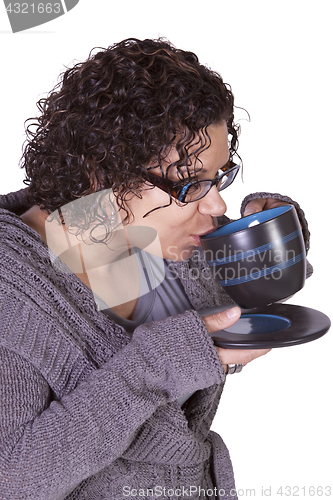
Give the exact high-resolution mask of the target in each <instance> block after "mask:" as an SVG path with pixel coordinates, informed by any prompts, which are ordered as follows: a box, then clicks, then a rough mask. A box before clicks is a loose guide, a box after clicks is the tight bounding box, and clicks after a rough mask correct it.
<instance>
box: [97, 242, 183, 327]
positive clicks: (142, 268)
mask: <svg viewBox="0 0 333 500" xmlns="http://www.w3.org/2000/svg"><path fill="white" fill-rule="evenodd" d="M136 257H137V262H138V267H139V272H140V281H141V283H143V282H147V281H148V282H149V281H150V280H149V277H150V276H152V275H153V274H155V273H156V274H157V273H158V274H160V273H161V271H160V269H161V266H163V269H164V279H163V280H160V279H159V278H157V279H158V280H159V282H160V281H161V283H160V285H158V286H157V287H156V288H152V287H149V288H150V290H149V292H148V293H140V297H139V299H138V302H137V305H136V308H135V311H134V313H133V315H132V318H131V319H130V320H128V319H124V318H121V317H120V316H118V315H117V314H116V313H115V312H113V310H112V309H110V308H109V307H108V306H107V304H106V303H105V302H104V301H103V300H102V299H101V298H100V297H97V296H96V295H95V300H96V302H97V306H98V308H99V309H100V310H101V311H102V312H103V313H104V314H106V315H107V316H109V318H111V319H113V320H115V321H116V322H117V323H118V324H119V325H122V326H123V327H124V328H125V329H126V330H127V331H128V332H129V333H133V332H134V330H135V328H136V327H138V326H139V325H142V324H143V323H150V322H151V321H159V320H161V319H165V318H168V317H169V316H176V314H180V313H183V312H185V311H188V310H190V309H192V305H191V303H190V302H189V300H188V298H187V297H186V295H185V291H184V288H183V286H182V284H181V281H180V279H179V278H178V277H177V276H175V275H174V273H172V272H171V270H170V268H169V266H168V263H167V261H165V260H163V259H161V258H159V257H155V256H153V255H151V254H148V253H147V252H144V251H138V252H136ZM145 288H146V287H145Z"/></svg>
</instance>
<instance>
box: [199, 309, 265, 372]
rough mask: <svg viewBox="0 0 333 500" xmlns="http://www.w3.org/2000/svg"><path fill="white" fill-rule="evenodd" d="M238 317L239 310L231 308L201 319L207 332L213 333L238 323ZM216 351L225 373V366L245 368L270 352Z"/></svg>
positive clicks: (251, 350)
mask: <svg viewBox="0 0 333 500" xmlns="http://www.w3.org/2000/svg"><path fill="white" fill-rule="evenodd" d="M240 315H241V310H240V308H239V307H232V308H231V309H227V310H226V311H222V312H219V313H216V314H211V315H210V316H204V317H203V318H202V319H203V320H204V322H205V324H206V328H207V330H208V332H209V333H213V332H216V331H218V330H223V329H224V328H229V327H230V326H232V325H233V324H234V323H236V321H238V319H239V318H240ZM216 349H217V353H218V355H219V358H220V360H221V362H222V364H223V368H224V371H225V372H227V365H229V364H242V365H243V366H245V365H247V363H249V362H250V361H253V360H254V359H256V358H259V357H260V356H263V355H264V354H267V353H268V352H269V351H270V349H222V348H221V347H216Z"/></svg>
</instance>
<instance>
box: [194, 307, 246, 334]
mask: <svg viewBox="0 0 333 500" xmlns="http://www.w3.org/2000/svg"><path fill="white" fill-rule="evenodd" d="M240 315H241V309H240V308H239V307H231V308H229V309H227V310H225V311H222V312H217V313H215V314H211V315H209V316H203V317H202V319H203V320H204V322H205V324H206V328H207V330H208V332H209V333H213V332H217V331H218V330H224V328H229V326H232V325H233V324H234V323H236V321H238V320H239V318H240Z"/></svg>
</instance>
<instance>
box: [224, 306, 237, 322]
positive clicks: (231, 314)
mask: <svg viewBox="0 0 333 500" xmlns="http://www.w3.org/2000/svg"><path fill="white" fill-rule="evenodd" d="M226 315H227V318H228V319H235V318H237V317H238V316H239V307H233V308H232V309H227V311H226Z"/></svg>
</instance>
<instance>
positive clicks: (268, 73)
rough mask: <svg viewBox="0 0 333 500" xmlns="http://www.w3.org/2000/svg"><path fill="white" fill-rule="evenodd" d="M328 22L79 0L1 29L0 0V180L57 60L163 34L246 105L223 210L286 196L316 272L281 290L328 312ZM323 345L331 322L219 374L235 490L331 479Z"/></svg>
mask: <svg viewBox="0 0 333 500" xmlns="http://www.w3.org/2000/svg"><path fill="white" fill-rule="evenodd" d="M161 5H163V6H161ZM331 20H332V8H331V1H330V0H326V1H324V0H316V1H315V2H314V1H308V0H288V1H286V0H280V1H279V2H277V1H272V0H234V1H231V0H228V1H225V0H220V1H210V2H199V1H192V2H189V1H186V0H182V1H179V0H178V1H175V0H169V1H168V2H165V3H164V4H160V3H158V2H149V1H147V0H140V2H139V1H133V0H127V1H126V2H119V1H117V2H116V1H113V0H90V1H89V0H80V2H79V4H78V5H77V6H76V7H75V8H74V9H73V10H72V11H70V12H69V13H68V14H66V15H64V16H62V17H60V18H58V19H56V20H54V21H52V22H49V23H48V24H45V25H43V26H39V27H36V28H33V29H31V30H28V31H26V32H22V33H16V34H12V33H11V31H10V25H9V21H8V19H7V17H6V12H5V9H4V7H3V6H2V2H1V5H0V49H1V80H0V89H1V92H0V109H1V123H0V127H1V130H0V138H1V139H0V140H1V162H0V169H1V181H0V182H1V184H0V186H1V187H0V192H1V193H7V192H9V191H13V190H16V189H19V188H21V187H23V185H22V180H23V172H22V171H21V170H19V169H18V162H19V159H20V156H21V147H22V143H23V140H24V120H25V119H26V118H28V117H30V116H34V115H35V112H36V107H35V103H36V101H37V99H38V98H39V97H41V96H42V95H44V94H45V93H46V92H48V91H49V90H50V89H51V88H52V87H53V85H54V84H55V82H56V79H57V76H58V74H59V73H60V72H61V71H62V70H63V69H64V66H66V65H71V64H72V62H73V61H74V60H82V59H85V58H86V57H87V56H88V53H89V51H90V49H92V48H93V47H95V46H102V47H106V46H108V45H110V44H112V43H114V42H117V41H120V40H122V39H124V38H128V37H137V38H156V37H158V36H163V37H166V38H168V39H169V40H170V41H171V42H172V43H173V44H174V45H176V46H177V47H179V48H182V49H187V50H191V51H193V52H196V53H197V55H198V56H199V58H200V60H201V62H203V63H205V64H207V65H209V66H210V67H211V68H212V69H214V70H216V71H218V72H219V73H221V75H222V77H223V79H224V80H225V81H226V82H228V83H230V84H231V86H232V89H233V92H234V94H235V99H236V105H238V106H240V107H244V108H246V109H247V110H248V112H249V113H250V115H251V121H250V122H249V121H248V120H247V115H246V113H245V112H243V111H241V110H240V111H238V112H237V116H238V119H239V120H240V123H241V125H242V133H241V137H240V149H239V152H240V154H241V156H242V158H243V161H244V183H243V184H242V183H241V180H240V179H237V181H236V182H235V183H234V185H233V186H232V187H231V188H230V189H229V190H228V191H226V192H225V200H226V202H227V204H228V207H229V210H228V214H229V215H230V216H231V217H235V218H237V217H238V216H239V206H240V202H241V200H242V199H243V197H244V196H245V195H246V194H248V193H251V192H254V191H260V190H264V191H270V192H279V193H282V194H287V195H289V196H290V197H292V198H293V199H295V200H297V201H298V202H299V203H300V205H301V206H302V208H303V209H304V211H305V214H306V217H307V219H308V222H309V226H310V230H311V235H312V243H311V249H310V252H309V260H310V262H311V263H312V264H313V266H314V268H315V274H314V276H313V277H312V278H310V280H309V281H308V283H307V285H306V287H305V288H304V289H303V290H302V291H301V292H299V293H298V294H297V295H296V296H294V297H293V298H292V299H291V300H290V302H291V303H293V304H299V305H302V306H307V307H313V308H315V309H319V310H320V311H323V312H325V313H326V314H327V315H331V295H332V292H331V288H330V281H331V272H332V269H331V264H330V252H329V250H330V247H331V246H332V245H331V242H332V237H331V208H332V202H331V199H332V138H331V136H332V94H331V92H332V88H333V81H332V80H333V72H332V38H333V37H332V24H331ZM332 347H333V342H332V333H331V332H329V333H328V334H327V335H325V336H324V337H323V338H322V339H320V340H317V341H315V342H311V343H309V344H304V345H302V346H295V347H290V348H283V349H275V350H273V351H271V352H270V353H269V354H268V355H267V356H265V357H264V358H261V359H259V360H257V361H255V362H253V363H251V364H250V365H248V366H247V367H246V368H244V370H243V372H242V373H241V374H237V375H234V376H229V380H228V383H227V385H226V388H225V392H224V395H223V397H222V400H221V403H220V406H219V409H218V414H217V417H216V419H215V421H214V430H216V431H217V432H219V433H220V434H221V435H222V437H223V438H224V440H225V442H226V444H227V446H228V448H229V450H230V453H231V457H232V460H233V464H234V469H235V476H236V484H237V488H238V489H239V497H240V498H241V497H243V498H262V497H264V496H270V497H272V498H274V499H278V498H284V497H281V496H279V495H278V494H277V489H278V488H279V487H280V486H283V487H286V486H291V487H299V488H300V490H299V491H298V492H297V490H296V489H294V490H291V496H292V497H293V498H294V497H296V493H298V497H299V498H309V499H310V498H313V495H310V493H309V492H308V493H305V494H304V491H306V490H303V489H301V488H302V487H303V486H304V487H306V488H308V487H310V486H315V487H319V486H328V485H331V486H332V460H331V450H332V444H333V443H332V421H333V419H332V404H331V399H332V397H331V385H332V366H331V351H332ZM262 487H264V489H265V492H264V493H266V495H264V493H263V491H262ZM269 488H271V490H269ZM250 489H253V490H255V495H254V491H249V490H250ZM246 490H248V491H246ZM284 491H285V493H286V495H287V494H288V490H284ZM319 496H320V492H319V493H318V494H316V495H315V498H317V497H319ZM332 496H333V492H332Z"/></svg>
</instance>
